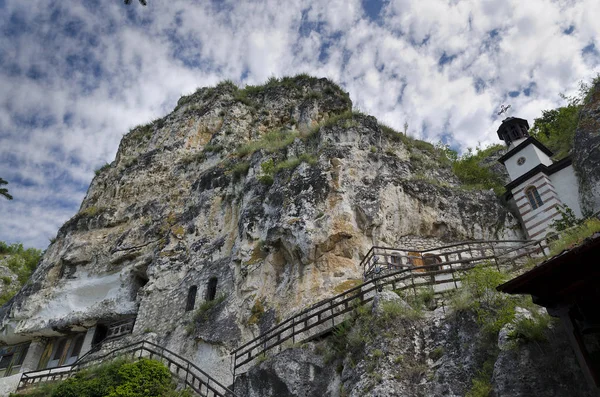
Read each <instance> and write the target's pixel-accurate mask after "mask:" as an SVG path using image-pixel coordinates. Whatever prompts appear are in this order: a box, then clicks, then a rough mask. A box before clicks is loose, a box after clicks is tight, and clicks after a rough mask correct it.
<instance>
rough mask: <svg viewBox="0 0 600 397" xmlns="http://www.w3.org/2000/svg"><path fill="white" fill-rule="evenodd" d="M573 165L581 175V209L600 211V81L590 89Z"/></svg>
mask: <svg viewBox="0 0 600 397" xmlns="http://www.w3.org/2000/svg"><path fill="white" fill-rule="evenodd" d="M573 167H574V168H575V170H576V171H577V177H578V179H579V195H580V197H581V204H582V210H583V211H584V213H586V214H593V213H595V212H598V211H600V81H599V82H597V83H596V84H595V86H594V87H592V89H591V90H590V93H589V97H588V98H587V99H586V103H585V104H584V106H583V109H582V110H581V114H580V118H579V124H578V126H577V131H576V132H575V142H574V147H573Z"/></svg>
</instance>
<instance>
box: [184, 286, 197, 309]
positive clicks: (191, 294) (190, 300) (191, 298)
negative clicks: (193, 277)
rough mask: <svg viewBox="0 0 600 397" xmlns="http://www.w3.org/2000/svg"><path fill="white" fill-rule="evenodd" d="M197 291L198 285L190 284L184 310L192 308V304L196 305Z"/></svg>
mask: <svg viewBox="0 0 600 397" xmlns="http://www.w3.org/2000/svg"><path fill="white" fill-rule="evenodd" d="M197 292H198V287H196V286H195V285H192V286H191V287H190V290H189V291H188V296H187V302H186V304H185V311H186V312H189V311H190V310H194V306H195V305H196V293H197Z"/></svg>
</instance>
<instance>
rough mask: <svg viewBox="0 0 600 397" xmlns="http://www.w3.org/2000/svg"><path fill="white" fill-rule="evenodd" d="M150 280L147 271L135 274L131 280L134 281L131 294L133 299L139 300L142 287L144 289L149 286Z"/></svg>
mask: <svg viewBox="0 0 600 397" xmlns="http://www.w3.org/2000/svg"><path fill="white" fill-rule="evenodd" d="M148 280H149V279H148V275H147V274H146V270H145V269H143V270H142V271H139V272H136V273H134V274H133V279H132V280H131V281H132V286H131V292H132V298H133V299H136V298H137V296H138V293H139V290H140V289H141V288H142V287H144V286H145V285H146V284H148Z"/></svg>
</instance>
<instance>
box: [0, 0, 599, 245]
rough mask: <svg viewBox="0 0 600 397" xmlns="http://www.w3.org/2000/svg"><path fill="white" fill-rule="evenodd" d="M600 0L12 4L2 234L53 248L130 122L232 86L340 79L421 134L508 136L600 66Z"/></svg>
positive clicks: (0, 124)
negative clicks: (511, 124) (205, 90)
mask: <svg viewBox="0 0 600 397" xmlns="http://www.w3.org/2000/svg"><path fill="white" fill-rule="evenodd" d="M596 1H597V0H581V1H573V0H560V1H550V0H528V1H527V2H524V1H519V0H507V1H480V0H472V1H467V0H462V1H459V0H451V1H448V0H398V1H392V0H390V1H388V0H372V1H370V0H343V1H342V0H330V1H307V0H305V1H288V2H286V4H285V6H283V7H282V6H280V2H279V1H271V0H266V1H258V0H257V1H252V2H250V1H216V0H215V1H212V2H211V1H206V0H204V1H192V0H171V1H168V2H165V1H157V0H148V2H149V5H148V6H147V7H142V6H140V5H139V4H138V3H137V2H133V3H132V4H131V5H130V6H125V5H124V4H122V1H120V0H113V1H111V2H108V1H107V2H102V3H103V4H102V5H99V4H100V2H98V1H95V0H82V1H75V2H67V1H57V0H27V1H23V0H0V31H1V34H0V176H1V177H3V178H4V179H6V180H8V181H9V182H10V184H9V186H8V187H9V190H10V192H11V193H12V194H13V196H14V197H15V199H14V200H13V201H6V200H0V240H4V241H9V242H23V243H25V244H26V245H30V246H31V245H32V246H36V247H39V248H45V247H46V246H47V244H48V240H49V239H50V238H52V237H54V236H55V235H56V231H57V230H58V228H59V227H60V225H61V224H62V223H63V222H65V221H66V220H67V219H69V218H70V217H71V216H73V215H74V214H75V213H76V212H77V211H78V209H79V205H80V203H81V200H82V199H83V198H84V196H85V193H86V190H87V186H88V185H89V183H90V181H91V180H92V178H93V176H94V170H95V169H97V168H99V167H100V166H102V165H103V164H104V163H106V162H111V161H112V160H113V159H114V156H115V154H116V150H117V148H118V145H119V141H120V139H121V137H122V135H123V134H124V133H126V132H127V131H128V130H129V129H130V128H131V127H133V126H135V125H137V124H141V123H146V122H148V121H150V120H152V119H154V118H156V117H159V116H162V115H165V114H167V113H168V112H170V111H171V110H172V109H173V108H174V106H175V104H176V102H177V99H178V98H179V97H180V96H181V95H182V94H189V93H191V92H193V91H194V90H195V89H196V88H197V87H201V86H207V85H214V84H216V83H217V82H218V81H220V80H223V79H231V80H233V81H235V82H237V83H238V84H240V85H241V86H243V85H245V84H256V83H261V82H264V81H265V80H267V79H268V78H269V77H270V76H284V75H294V74H297V73H302V72H306V73H310V74H312V75H315V76H319V77H321V76H323V77H329V78H332V79H334V80H335V81H337V82H338V83H340V84H341V85H342V86H343V87H344V88H345V89H346V90H347V91H349V92H350V96H351V98H352V100H353V102H354V104H355V107H356V108H358V109H360V110H362V111H364V112H367V113H370V114H372V115H374V116H376V117H377V118H378V119H380V120H381V121H383V122H385V123H387V124H390V125H392V126H394V127H396V128H398V129H401V128H402V126H403V124H404V123H405V122H407V123H408V125H409V133H410V134H411V135H413V136H415V137H418V138H422V139H427V140H429V141H431V142H437V141H439V140H440V139H442V138H443V139H444V140H445V141H448V142H450V143H451V144H452V145H454V146H456V147H461V148H465V147H468V146H475V145H476V144H477V143H478V142H481V143H483V144H487V143H493V142H495V141H496V137H495V136H494V134H495V131H496V129H497V126H498V123H499V121H500V120H499V117H498V116H497V115H496V112H497V110H498V108H499V106H500V104H502V103H509V104H511V105H512V108H511V112H512V113H511V115H518V116H520V117H524V118H527V119H528V120H529V121H530V123H532V122H533V118H535V117H538V116H540V114H541V110H543V109H549V108H554V107H557V106H560V105H562V104H563V101H562V99H561V97H560V94H561V93H566V94H572V93H574V92H575V91H576V89H577V84H578V82H579V81H582V80H584V81H585V80H589V79H591V78H592V77H593V76H594V75H595V74H596V73H598V71H599V70H600V68H599V65H600V51H599V48H600V43H599V42H598V40H599V39H598V38H599V37H600V24H598V23H597V21H598V20H600V8H599V7H597V4H596Z"/></svg>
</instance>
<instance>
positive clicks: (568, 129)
mask: <svg viewBox="0 0 600 397" xmlns="http://www.w3.org/2000/svg"><path fill="white" fill-rule="evenodd" d="M599 80H600V75H598V76H597V77H596V78H595V79H593V80H592V81H591V82H590V83H589V84H588V83H584V82H580V83H579V92H578V93H577V94H576V95H574V96H570V97H569V96H566V95H561V96H562V98H563V99H564V100H565V101H566V102H567V105H566V106H562V107H559V108H556V109H550V110H542V117H538V118H536V119H535V120H534V124H533V127H532V128H531V131H530V132H531V135H532V136H534V137H535V138H536V139H538V140H539V141H540V142H542V143H543V144H544V145H546V146H547V147H548V148H550V149H551V150H552V151H553V152H554V158H555V159H557V160H559V159H561V158H563V157H566V156H567V155H568V154H569V153H570V152H571V150H572V149H573V140H574V138H575V131H576V130H577V125H578V123H579V112H580V111H581V109H582V108H583V105H584V103H585V102H586V100H587V98H588V97H589V95H590V91H591V89H592V87H594V85H595V84H597V83H598V81H599Z"/></svg>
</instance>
